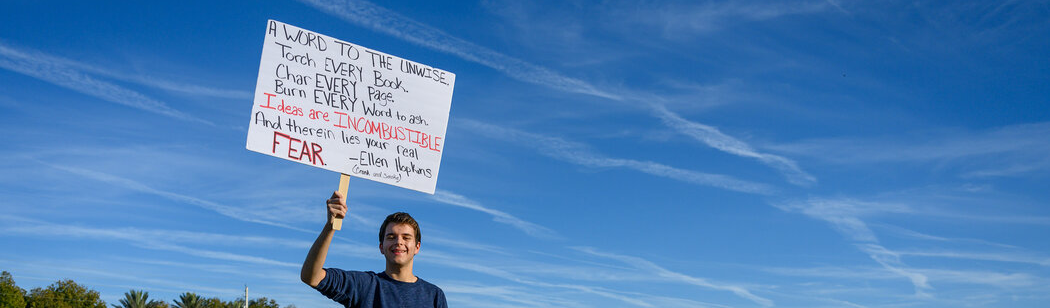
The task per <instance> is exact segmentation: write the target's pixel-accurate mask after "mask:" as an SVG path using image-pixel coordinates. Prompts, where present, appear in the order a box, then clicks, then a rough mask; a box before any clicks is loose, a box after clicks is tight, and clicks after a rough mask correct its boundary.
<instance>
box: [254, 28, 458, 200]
mask: <svg viewBox="0 0 1050 308" xmlns="http://www.w3.org/2000/svg"><path fill="white" fill-rule="evenodd" d="M455 81H456V75H455V74H453V73H451V72H448V71H445V70H441V69H438V68H434V67H431V66H428V65H425V64H422V63H418V62H413V61H409V60H406V59H402V58H400V57H397V56H393V55H389V54H386V53H383V52H380V51H377V50H374V49H369V48H366V47H364V46H360V45H357V44H354V43H351V42H348V41H344V40H339V39H336V38H333V37H330V36H326V35H323V34H319V33H316V32H313V31H310V30H306V29H302V28H299V27H295V26H292V25H289V24H285V23H282V22H279V21H275V20H270V21H268V22H267V25H266V39H265V42H264V45H263V51H262V59H261V61H260V64H259V77H258V81H257V83H256V86H255V98H254V101H253V104H252V113H251V121H250V122H249V125H248V141H247V148H248V150H251V151H255V152H259V153H263V154H266V155H271V156H274V157H279V158H282V159H286V160H290V161H294V162H298V163H301V164H306V165H310V166H314V167H318V168H323V169H327V170H331V171H336V172H340V173H343V174H348V175H352V176H356V177H359V178H363V179H369V180H373V181H378V182H382V183H387V184H391V185H395V186H399V187H404V188H408V189H413V190H418V191H421V192H426V193H430V194H433V193H434V189H435V188H436V186H437V176H438V170H439V167H440V164H441V154H442V153H443V152H444V144H445V128H446V126H447V124H448V114H449V108H450V107H451V104H452V89H453V86H454V85H455Z"/></svg>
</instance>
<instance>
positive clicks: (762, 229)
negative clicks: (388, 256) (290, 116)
mask: <svg viewBox="0 0 1050 308" xmlns="http://www.w3.org/2000/svg"><path fill="white" fill-rule="evenodd" d="M1048 16H1050V7H1048V5H1047V3H1046V2H1045V1H986V2H963V3H958V2H948V3H944V2H925V1H923V2H907V1H880V2H877V3H869V2H854V1H843V0H827V1H770V2H760V1H733V2H715V1H681V2H671V1H661V2H649V1H645V2H642V1H637V2H636V1H620V2H613V3H592V2H585V1H583V2H576V1H549V2H524V3H520V2H519V1H497V0H494V1H480V2H466V1H464V2H431V1H423V2H418V3H411V2H398V3H381V4H378V3H369V2H343V1H328V0H304V1H298V2H297V1H280V2H277V1H274V2H249V1H243V2H242V1H221V2H218V3H197V2H194V3H183V2H154V1H148V2H142V3H138V2H130V3H126V2H121V3H95V2H79V1H78V2H61V1H59V2H53V1H32V2H30V1H18V2H14V3H8V4H5V9H4V10H3V11H2V12H0V20H4V22H3V27H2V30H0V68H2V69H0V84H2V85H3V88H2V89H3V91H0V112H2V115H0V130H2V131H3V132H5V133H4V135H3V137H0V141H2V144H3V145H2V147H0V158H2V159H0V170H3V172H2V173H0V195H2V196H3V198H0V247H3V249H0V269H3V270H6V271H9V272H11V273H12V274H13V275H14V278H15V280H16V281H17V283H18V284H19V285H20V286H22V287H23V288H26V289H30V288H33V287H38V286H46V285H48V284H50V283H51V282H53V281H55V280H58V279H65V278H70V279H74V280H76V281H77V282H80V283H82V284H85V285H87V286H89V287H91V288H94V289H96V290H99V291H100V292H101V293H102V297H103V299H104V300H106V301H107V302H111V303H115V302H116V300H117V299H118V298H120V297H122V295H123V293H124V292H126V291H127V290H129V289H132V288H134V289H144V290H147V291H149V292H150V295H151V297H153V298H158V299H162V300H168V301H170V300H172V299H174V298H175V297H176V296H177V294H179V293H181V292H185V291H192V292H196V293H198V294H201V295H204V296H208V297H213V296H216V297H221V298H224V299H234V298H236V297H238V296H240V294H242V292H243V286H244V285H248V286H249V288H250V289H251V293H252V296H253V297H254V296H266V297H270V298H274V299H276V300H277V301H278V302H280V303H282V304H295V305H296V306H298V307H326V306H327V307H331V306H334V305H335V304H334V303H331V302H329V301H328V300H327V299H325V298H323V296H321V295H319V294H318V293H316V292H315V291H313V290H311V289H310V288H308V287H307V286H306V285H304V284H302V283H301V282H299V279H298V269H299V266H300V264H301V262H302V260H303V258H304V257H305V255H306V251H307V249H308V247H309V245H310V243H311V242H312V241H313V239H314V238H315V237H316V234H317V232H318V231H319V230H320V229H321V227H322V225H323V222H324V219H325V218H324V215H325V214H324V204H323V202H324V200H325V199H326V198H327V197H328V195H329V194H330V193H331V191H332V190H334V189H335V188H336V185H337V183H338V178H339V176H338V174H336V173H334V172H330V171H326V170H321V169H316V168H311V167H307V166H303V165H300V164H295V163H290V162H287V161H284V160H281V159H277V158H273V157H270V156H266V155H261V154H258V153H254V152H249V151H247V150H246V149H245V146H244V145H245V136H246V133H247V124H248V122H249V119H250V114H249V113H250V110H251V106H252V101H251V100H252V92H253V91H254V89H255V82H256V77H257V73H258V66H259V55H260V52H261V50H262V41H263V37H264V30H265V25H266V21H267V20H268V19H275V20H279V21H282V22H285V23H289V24H292V25H295V26H299V27H303V28H306V29H310V30H313V31H317V32H320V33H323V34H326V35H329V36H333V37H336V38H340V39H343V40H347V41H350V42H353V43H357V44H360V45H363V46H367V47H369V48H374V49H377V50H380V51H383V52H386V53H389V54H393V55H397V56H400V57H403V58H406V59H412V60H416V61H419V62H422V63H426V64H429V65H432V66H435V67H438V68H441V69H445V70H448V71H451V72H453V73H455V74H456V79H457V80H456V89H455V94H454V95H453V99H452V108H451V112H450V116H449V125H448V131H447V135H446V138H445V145H444V147H445V148H444V152H443V159H442V164H441V172H440V178H439V179H438V185H437V193H436V194H434V195H428V194H424V193H419V192H415V191H411V190H407V189H402V188H397V187H394V186H390V185H386V184H380V183H375V182H370V181H366V180H360V179H355V180H353V181H351V184H350V194H351V197H350V201H349V202H350V208H351V217H349V218H348V219H347V220H346V222H345V224H344V230H343V231H341V232H339V233H338V234H337V238H336V239H335V242H334V244H333V248H332V251H331V253H330V257H329V259H328V263H327V265H328V266H332V267H340V268H344V269H359V270H377V271H378V270H381V269H382V266H383V261H382V256H381V255H380V254H379V251H378V245H377V242H376V241H377V239H376V233H377V230H378V225H379V223H380V222H381V221H382V218H383V217H384V216H385V215H387V214H389V213H391V212H394V211H399V210H403V211H407V212H409V213H412V215H413V216H415V217H416V218H417V219H418V220H420V222H421V224H422V228H423V246H422V250H421V252H420V254H419V255H418V256H417V258H416V274H417V275H418V276H420V277H422V278H424V279H426V280H428V281H431V282H433V283H435V284H437V285H439V286H441V287H442V288H443V289H444V291H445V293H446V294H447V297H448V301H449V303H450V306H454V307H1042V306H1045V303H1046V302H1048V301H1050V296H1048V295H1047V294H1050V241H1047V238H1046V234H1050V206H1047V203H1048V202H1050V195H1048V194H1047V193H1046V189H1047V188H1048V186H1050V185H1048V183H1050V179H1048V174H1050V173H1048V171H1050V141H1048V139H1047V136H1050V112H1048V106H1050V104H1048V103H1050V102H1048V99H1047V98H1048V97H1050V93H1048V92H1050V87H1047V86H1046V85H1047V80H1048V76H1050V58H1048V57H1047V55H1048V54H1050V40H1047V39H1046V38H1047V37H1050V18H1048Z"/></svg>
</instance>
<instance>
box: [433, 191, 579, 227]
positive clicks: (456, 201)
mask: <svg viewBox="0 0 1050 308" xmlns="http://www.w3.org/2000/svg"><path fill="white" fill-rule="evenodd" d="M431 199H433V200H435V201H438V202H441V203H444V204H449V205H455V206H458V207H462V208H467V209H471V210H475V211H479V212H482V213H485V214H489V215H492V220H494V221H496V222H499V223H504V224H508V225H510V226H512V227H515V228H517V229H520V230H521V231H524V232H525V233H526V234H528V235H531V236H534V237H538V238H548V239H556V238H560V236H559V235H558V234H557V233H556V232H554V231H553V230H551V229H548V228H546V227H544V226H540V225H537V224H534V223H531V222H528V221H524V220H522V219H520V218H517V217H514V216H513V215H510V214H507V213H506V212H503V211H500V210H496V209H491V208H488V207H485V206H484V205H482V204H481V203H479V202H477V201H474V200H471V199H469V198H467V197H464V196H462V195H459V194H456V193H453V192H450V191H447V190H438V191H437V192H436V193H435V194H434V195H433V196H432V197H431Z"/></svg>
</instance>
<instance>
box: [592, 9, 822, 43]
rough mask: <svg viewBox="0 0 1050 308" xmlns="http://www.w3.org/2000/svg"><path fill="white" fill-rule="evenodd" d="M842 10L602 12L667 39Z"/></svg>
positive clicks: (645, 10)
mask: <svg viewBox="0 0 1050 308" xmlns="http://www.w3.org/2000/svg"><path fill="white" fill-rule="evenodd" d="M829 8H836V9H838V10H842V7H841V6H839V5H838V4H837V3H834V2H831V1H783V2H765V1H703V2H695V1H684V2H674V1H672V2H666V3H629V4H626V5H615V6H612V7H609V8H606V9H605V10H606V11H608V14H610V15H613V16H616V17H619V18H621V19H622V20H623V21H622V23H624V24H626V25H631V26H633V27H634V28H638V27H644V28H650V29H655V30H657V31H660V33H662V34H663V36H664V37H666V38H672V39H674V38H687V37H689V38H691V37H696V35H698V34H705V33H710V32H714V31H717V30H721V29H724V28H726V27H728V26H730V25H734V24H739V23H743V22H759V21H765V20H770V19H775V18H778V17H782V16H790V15H802V14H812V13H818V12H823V11H826V10H828V9H829Z"/></svg>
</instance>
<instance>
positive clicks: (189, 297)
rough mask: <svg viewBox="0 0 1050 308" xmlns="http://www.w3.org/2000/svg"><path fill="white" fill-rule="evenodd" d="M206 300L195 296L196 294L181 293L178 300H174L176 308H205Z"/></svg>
mask: <svg viewBox="0 0 1050 308" xmlns="http://www.w3.org/2000/svg"><path fill="white" fill-rule="evenodd" d="M206 301H207V300H206V299H204V298H203V297H200V296H198V295H197V293H190V292H186V293H182V294H181V295H179V299H177V300H175V307H176V308H206V307H207V305H206Z"/></svg>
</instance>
